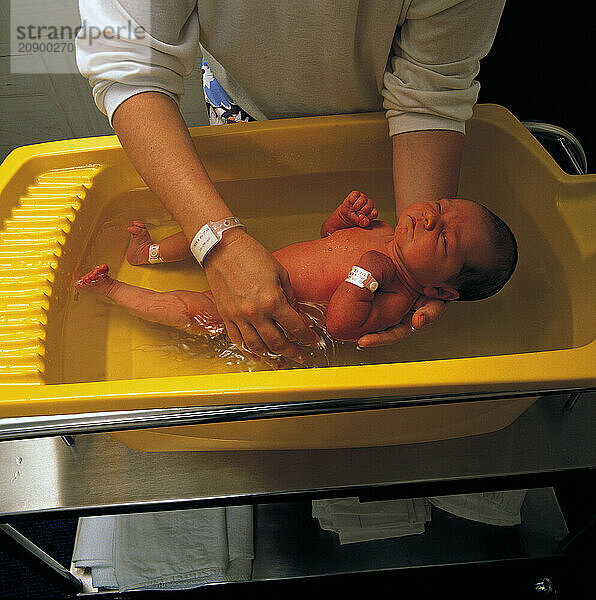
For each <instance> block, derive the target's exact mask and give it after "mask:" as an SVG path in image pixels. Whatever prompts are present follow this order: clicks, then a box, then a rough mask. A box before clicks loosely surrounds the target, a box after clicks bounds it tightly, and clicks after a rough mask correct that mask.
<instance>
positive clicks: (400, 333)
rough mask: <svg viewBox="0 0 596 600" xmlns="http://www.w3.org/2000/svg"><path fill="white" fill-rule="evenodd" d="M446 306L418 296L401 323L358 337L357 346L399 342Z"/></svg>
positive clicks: (385, 344)
mask: <svg viewBox="0 0 596 600" xmlns="http://www.w3.org/2000/svg"><path fill="white" fill-rule="evenodd" d="M446 306H447V304H446V303H445V302H443V301H442V300H437V299H436V298H428V297H427V296H420V298H418V300H417V301H416V302H415V304H414V306H413V307H412V310H410V312H409V313H408V314H407V315H406V316H405V317H404V319H403V320H402V322H401V323H398V324H397V325H394V326H393V327H390V328H389V329H385V331H379V332H377V333H367V334H366V335H363V336H362V337H361V338H359V339H358V346H359V347H360V348H373V347H374V346H388V345H390V344H395V343H397V342H401V341H402V340H403V339H405V338H407V337H408V336H409V335H411V334H412V333H413V332H414V331H417V330H419V329H422V328H423V327H426V326H427V325H431V324H432V323H435V322H436V321H437V320H438V319H439V317H440V316H441V315H442V314H443V312H444V311H445V308H446Z"/></svg>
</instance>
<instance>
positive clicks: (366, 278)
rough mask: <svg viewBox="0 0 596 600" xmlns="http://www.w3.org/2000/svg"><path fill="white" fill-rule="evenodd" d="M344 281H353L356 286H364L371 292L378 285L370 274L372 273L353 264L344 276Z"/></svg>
mask: <svg viewBox="0 0 596 600" xmlns="http://www.w3.org/2000/svg"><path fill="white" fill-rule="evenodd" d="M346 281H347V282H349V283H353V284H354V285H357V286H358V287H361V288H366V289H367V290H370V291H371V292H373V293H374V292H375V291H376V290H377V288H378V287H379V282H378V281H377V280H376V279H375V278H374V277H373V276H372V274H371V273H370V272H369V271H367V270H366V269H363V268H362V267H358V266H357V265H354V266H353V267H352V270H351V271H350V273H349V274H348V276H347V277H346Z"/></svg>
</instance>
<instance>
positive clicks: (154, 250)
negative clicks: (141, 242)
mask: <svg viewBox="0 0 596 600" xmlns="http://www.w3.org/2000/svg"><path fill="white" fill-rule="evenodd" d="M148 260H149V263H150V264H155V263H162V262H163V260H162V258H161V256H160V255H159V244H151V245H150V246H149V258H148Z"/></svg>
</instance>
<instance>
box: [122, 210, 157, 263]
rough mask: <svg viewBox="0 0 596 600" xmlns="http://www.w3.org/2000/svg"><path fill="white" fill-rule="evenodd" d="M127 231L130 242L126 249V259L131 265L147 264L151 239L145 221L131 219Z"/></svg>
mask: <svg viewBox="0 0 596 600" xmlns="http://www.w3.org/2000/svg"><path fill="white" fill-rule="evenodd" d="M127 231H128V233H130V242H129V244H128V250H127V251H126V260H128V262H129V263H130V264H131V265H146V264H149V246H150V245H151V244H152V240H151V236H150V235H149V232H148V231H147V228H146V227H145V223H143V221H132V222H131V224H130V227H128V228H127Z"/></svg>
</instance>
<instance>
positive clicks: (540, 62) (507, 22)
mask: <svg viewBox="0 0 596 600" xmlns="http://www.w3.org/2000/svg"><path fill="white" fill-rule="evenodd" d="M590 9H591V10H590ZM595 13H596V11H594V3H593V2H590V1H587V2H585V1H578V0H570V1H568V2H560V3H555V2H551V3H547V2H539V1H537V0H509V1H508V2H507V3H506V5H505V10H504V11H503V16H502V18H501V22H500V25H499V29H498V31H497V36H496V38H495V42H494V45H493V47H492V49H491V51H490V53H489V54H488V56H487V57H486V58H485V59H484V60H482V62H481V65H480V74H479V76H478V80H479V81H480V86H481V87H480V95H479V97H478V102H480V103H485V102H491V103H495V104H501V105H502V106H505V107H507V108H508V109H509V110H510V111H511V112H512V113H513V114H514V115H515V116H516V117H517V118H518V119H519V120H520V121H527V120H538V121H546V122H548V123H551V124H553V125H559V126H561V127H564V128H565V129H567V130H568V131H569V132H571V133H572V134H573V135H575V137H576V138H578V139H579V141H580V142H581V144H582V146H583V148H584V150H585V152H586V154H587V158H588V172H590V173H594V172H596V171H595V169H594V165H595V164H596V148H595V143H594V135H593V129H594V117H593V111H594V105H595V94H594V91H593V89H594V79H595V77H594V74H595V69H594V41H593V37H594V32H595V27H594V23H595V19H594V17H595Z"/></svg>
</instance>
